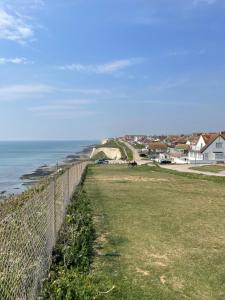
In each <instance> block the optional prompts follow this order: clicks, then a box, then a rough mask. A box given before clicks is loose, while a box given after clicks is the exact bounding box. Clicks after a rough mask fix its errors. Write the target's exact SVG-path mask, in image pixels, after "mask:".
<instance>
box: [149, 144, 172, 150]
mask: <svg viewBox="0 0 225 300" xmlns="http://www.w3.org/2000/svg"><path fill="white" fill-rule="evenodd" d="M148 148H149V149H153V150H154V149H167V148H168V146H167V145H166V144H163V143H160V142H152V143H149V144H148Z"/></svg>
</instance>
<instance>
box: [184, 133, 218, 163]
mask: <svg viewBox="0 0 225 300" xmlns="http://www.w3.org/2000/svg"><path fill="white" fill-rule="evenodd" d="M216 136H218V134H217V133H203V134H201V136H200V137H199V139H198V141H197V143H196V144H195V145H191V147H190V151H189V152H188V160H189V162H190V163H197V162H201V161H203V159H204V157H203V154H202V152H201V150H202V149H203V148H204V147H205V146H206V145H207V144H208V143H209V141H210V140H212V139H213V138H214V137H216Z"/></svg>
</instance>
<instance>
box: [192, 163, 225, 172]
mask: <svg viewBox="0 0 225 300" xmlns="http://www.w3.org/2000/svg"><path fill="white" fill-rule="evenodd" d="M190 169H192V170H197V171H204V172H212V173H219V172H222V171H225V165H206V166H198V167H192V168H190Z"/></svg>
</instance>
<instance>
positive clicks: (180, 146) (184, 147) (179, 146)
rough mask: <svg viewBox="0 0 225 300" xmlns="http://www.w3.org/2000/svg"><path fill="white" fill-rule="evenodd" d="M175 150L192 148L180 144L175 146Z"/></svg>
mask: <svg viewBox="0 0 225 300" xmlns="http://www.w3.org/2000/svg"><path fill="white" fill-rule="evenodd" d="M175 148H177V149H184V150H188V149H189V148H190V146H189V145H187V144H178V145H176V146H175Z"/></svg>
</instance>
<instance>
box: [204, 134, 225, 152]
mask: <svg viewBox="0 0 225 300" xmlns="http://www.w3.org/2000/svg"><path fill="white" fill-rule="evenodd" d="M218 137H222V138H223V139H224V140H225V133H224V132H222V133H216V134H215V133H214V134H212V136H211V139H210V140H209V141H208V143H207V144H206V145H205V147H203V148H202V149H201V153H203V152H204V151H205V150H206V149H207V148H208V147H209V146H210V145H212V143H213V142H214V141H215V140H216V139H217V138H218Z"/></svg>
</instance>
